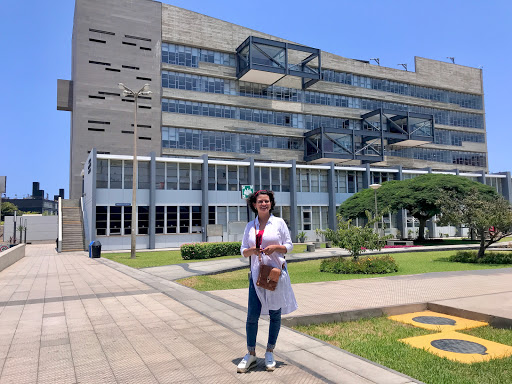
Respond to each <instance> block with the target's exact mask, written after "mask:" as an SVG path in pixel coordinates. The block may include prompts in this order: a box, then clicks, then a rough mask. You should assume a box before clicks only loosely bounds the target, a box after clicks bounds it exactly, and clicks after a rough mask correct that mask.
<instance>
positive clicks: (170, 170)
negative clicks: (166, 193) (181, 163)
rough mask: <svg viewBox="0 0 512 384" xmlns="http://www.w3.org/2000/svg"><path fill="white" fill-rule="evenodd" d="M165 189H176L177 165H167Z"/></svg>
mask: <svg viewBox="0 0 512 384" xmlns="http://www.w3.org/2000/svg"><path fill="white" fill-rule="evenodd" d="M167 189H169V190H177V189H178V164H177V163H167Z"/></svg>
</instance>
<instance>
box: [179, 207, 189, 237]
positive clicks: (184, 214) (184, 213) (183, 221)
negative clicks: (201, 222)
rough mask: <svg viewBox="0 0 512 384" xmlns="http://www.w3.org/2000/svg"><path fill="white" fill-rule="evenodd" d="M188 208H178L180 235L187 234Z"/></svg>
mask: <svg viewBox="0 0 512 384" xmlns="http://www.w3.org/2000/svg"><path fill="white" fill-rule="evenodd" d="M189 228H190V207H183V206H181V207H180V233H189Z"/></svg>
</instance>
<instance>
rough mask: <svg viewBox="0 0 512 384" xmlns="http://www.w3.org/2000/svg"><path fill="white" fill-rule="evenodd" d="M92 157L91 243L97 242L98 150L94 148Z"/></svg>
mask: <svg viewBox="0 0 512 384" xmlns="http://www.w3.org/2000/svg"><path fill="white" fill-rule="evenodd" d="M91 152H92V156H91V159H92V167H91V168H92V169H91V172H92V188H91V192H92V196H91V206H92V209H91V228H92V231H91V233H90V235H91V241H96V179H97V174H96V172H97V170H98V159H97V158H96V156H97V155H98V152H97V150H96V148H93V149H92V151H91ZM86 245H87V246H89V244H86Z"/></svg>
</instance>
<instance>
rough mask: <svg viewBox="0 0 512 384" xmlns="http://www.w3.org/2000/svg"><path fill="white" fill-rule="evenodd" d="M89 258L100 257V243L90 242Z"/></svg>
mask: <svg viewBox="0 0 512 384" xmlns="http://www.w3.org/2000/svg"><path fill="white" fill-rule="evenodd" d="M89 257H92V258H98V257H101V243H100V242H99V241H91V243H90V244H89Z"/></svg>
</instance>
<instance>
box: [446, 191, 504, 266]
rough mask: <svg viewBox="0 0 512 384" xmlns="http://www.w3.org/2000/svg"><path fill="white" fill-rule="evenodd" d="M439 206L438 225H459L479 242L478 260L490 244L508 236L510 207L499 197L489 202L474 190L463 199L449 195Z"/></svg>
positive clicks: (487, 198) (488, 199) (462, 197)
mask: <svg viewBox="0 0 512 384" xmlns="http://www.w3.org/2000/svg"><path fill="white" fill-rule="evenodd" d="M445 200H446V201H445V202H443V204H442V209H441V219H440V223H441V224H445V223H452V224H462V225H464V226H466V227H468V228H469V229H470V230H472V231H475V232H476V234H477V236H478V239H479V240H480V248H479V249H478V256H477V257H478V258H481V257H483V256H484V253H485V250H486V249H487V248H488V247H489V246H490V245H491V244H493V243H495V242H497V241H499V240H501V239H502V238H504V237H506V236H508V235H510V234H512V207H511V206H510V203H509V202H508V201H507V200H505V199H504V198H503V197H501V196H495V197H493V198H489V197H488V196H482V195H479V194H478V192H477V191H476V190H475V191H474V193H470V194H467V195H464V196H457V195H454V194H452V195H450V196H448V198H447V199H445Z"/></svg>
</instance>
